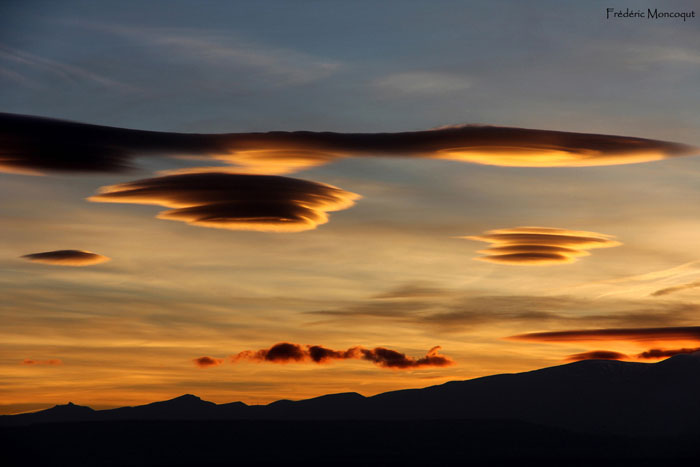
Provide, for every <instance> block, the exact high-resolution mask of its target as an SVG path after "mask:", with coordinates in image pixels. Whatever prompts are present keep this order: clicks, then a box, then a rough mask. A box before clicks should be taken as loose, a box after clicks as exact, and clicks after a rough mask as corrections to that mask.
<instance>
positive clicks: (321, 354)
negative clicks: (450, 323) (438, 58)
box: [232, 342, 454, 369]
mask: <svg viewBox="0 0 700 467" xmlns="http://www.w3.org/2000/svg"><path fill="white" fill-rule="evenodd" d="M347 359H358V360H367V361H370V362H372V363H374V364H376V365H378V366H381V367H383V368H393V369H411V368H421V367H429V366H437V367H443V366H449V365H453V364H454V361H453V360H452V359H451V358H449V357H447V356H445V355H442V354H440V346H436V347H433V348H432V349H430V350H429V351H428V353H427V354H426V355H425V356H424V357H420V358H413V357H409V356H407V355H406V354H404V353H401V352H397V351H396V350H392V349H387V348H385V347H375V348H373V349H365V348H364V347H360V346H357V347H351V348H349V349H347V350H333V349H329V348H326V347H322V346H320V345H299V344H292V343H289V342H281V343H279V344H275V345H273V346H272V347H270V348H269V349H260V350H246V351H244V352H240V353H239V354H237V355H235V356H233V357H232V361H233V362H237V361H239V360H249V361H255V362H272V363H294V362H296V363H301V362H313V363H327V362H330V361H332V360H347Z"/></svg>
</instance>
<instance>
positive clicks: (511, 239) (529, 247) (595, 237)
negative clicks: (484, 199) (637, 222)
mask: <svg viewBox="0 0 700 467" xmlns="http://www.w3.org/2000/svg"><path fill="white" fill-rule="evenodd" d="M460 238H465V239H468V240H476V241H480V242H488V243H490V244H491V246H490V247H489V248H487V249H485V250H480V251H479V253H482V254H484V256H480V257H478V258H474V259H478V260H480V261H488V262H491V263H502V264H514V265H525V266H533V265H534V266H539V265H549V264H562V263H571V262H574V261H576V260H577V258H578V257H580V256H588V255H589V254H590V253H588V251H586V250H590V249H592V248H610V247H614V246H618V245H621V243H620V242H618V241H615V240H613V237H612V236H611V235H606V234H601V233H596V232H584V231H578V230H567V229H557V228H550V227H514V228H508V229H498V230H489V231H488V232H485V233H484V234H482V235H472V236H466V237H460Z"/></svg>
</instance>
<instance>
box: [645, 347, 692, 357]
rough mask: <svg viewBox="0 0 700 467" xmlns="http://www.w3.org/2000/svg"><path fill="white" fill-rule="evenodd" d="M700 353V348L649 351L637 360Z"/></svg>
mask: <svg viewBox="0 0 700 467" xmlns="http://www.w3.org/2000/svg"><path fill="white" fill-rule="evenodd" d="M694 352H700V347H695V348H682V349H649V350H647V351H644V352H642V353H640V354H638V355H637V358H643V359H657V358H666V357H673V356H674V355H680V354H687V353H694Z"/></svg>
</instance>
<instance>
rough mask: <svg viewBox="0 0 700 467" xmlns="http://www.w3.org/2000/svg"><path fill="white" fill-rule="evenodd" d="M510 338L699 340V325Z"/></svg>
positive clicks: (541, 340) (640, 340) (538, 334)
mask: <svg viewBox="0 0 700 467" xmlns="http://www.w3.org/2000/svg"><path fill="white" fill-rule="evenodd" d="M511 339H516V340H525V341H539V342H579V341H600V340H627V341H635V342H645V341H659V340H700V326H678V327H664V328H612V329H587V330H573V331H552V332H533V333H528V334H518V335H516V336H512V337H511Z"/></svg>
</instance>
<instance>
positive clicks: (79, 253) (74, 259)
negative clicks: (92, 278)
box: [22, 250, 111, 266]
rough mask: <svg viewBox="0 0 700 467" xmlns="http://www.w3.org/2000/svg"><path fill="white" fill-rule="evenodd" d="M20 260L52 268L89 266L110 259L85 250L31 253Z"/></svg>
mask: <svg viewBox="0 0 700 467" xmlns="http://www.w3.org/2000/svg"><path fill="white" fill-rule="evenodd" d="M22 258H24V259H26V260H29V261H33V262H35V263H44V264H51V265H54V266H91V265H93V264H100V263H105V262H107V261H109V260H110V259H111V258H108V257H106V256H102V255H100V254H97V253H92V252H90V251H85V250H55V251H44V252H42V253H31V254H28V255H24V256H22Z"/></svg>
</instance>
